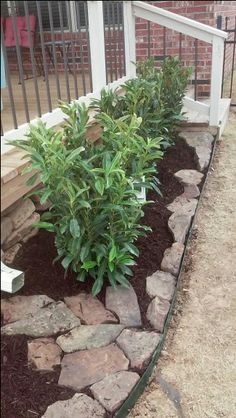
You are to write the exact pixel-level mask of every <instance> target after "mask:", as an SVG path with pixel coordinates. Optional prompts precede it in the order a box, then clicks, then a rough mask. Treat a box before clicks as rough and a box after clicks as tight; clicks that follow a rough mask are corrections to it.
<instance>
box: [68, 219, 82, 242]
mask: <svg viewBox="0 0 236 418" xmlns="http://www.w3.org/2000/svg"><path fill="white" fill-rule="evenodd" d="M70 233H71V235H72V237H73V238H78V237H79V236H80V226H79V224H78V221H77V219H71V221H70Z"/></svg>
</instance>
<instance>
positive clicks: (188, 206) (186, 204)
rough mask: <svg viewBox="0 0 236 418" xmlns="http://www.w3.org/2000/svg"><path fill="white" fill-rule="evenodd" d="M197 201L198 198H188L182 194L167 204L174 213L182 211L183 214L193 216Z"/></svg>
mask: <svg viewBox="0 0 236 418" xmlns="http://www.w3.org/2000/svg"><path fill="white" fill-rule="evenodd" d="M197 202H198V201H197V199H188V198H187V197H185V196H183V195H180V196H178V197H176V199H175V200H173V202H172V203H170V204H169V205H168V206H167V209H168V210H169V211H170V212H172V213H174V212H181V214H183V215H190V216H193V215H194V213H195V210H196V207H197Z"/></svg>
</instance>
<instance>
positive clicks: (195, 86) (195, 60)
mask: <svg viewBox="0 0 236 418" xmlns="http://www.w3.org/2000/svg"><path fill="white" fill-rule="evenodd" d="M194 63H195V69H194V70H195V71H194V100H197V81H198V80H197V73H198V68H197V65H198V40H197V39H195V41H194Z"/></svg>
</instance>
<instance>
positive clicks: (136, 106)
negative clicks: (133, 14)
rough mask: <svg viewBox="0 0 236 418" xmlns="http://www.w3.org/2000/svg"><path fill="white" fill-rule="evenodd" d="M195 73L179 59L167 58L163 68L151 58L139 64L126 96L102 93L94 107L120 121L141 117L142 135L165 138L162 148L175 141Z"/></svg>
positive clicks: (128, 85)
mask: <svg viewBox="0 0 236 418" xmlns="http://www.w3.org/2000/svg"><path fill="white" fill-rule="evenodd" d="M191 72H192V70H191V69H190V68H185V67H183V66H182V65H181V63H180V61H179V60H178V58H175V57H168V58H166V59H165V60H164V62H163V65H162V67H161V69H157V68H156V67H155V62H154V60H153V59H152V58H150V59H148V60H146V61H141V62H139V63H138V64H137V74H138V77H137V78H135V79H132V80H129V81H127V82H126V83H125V84H124V85H123V86H122V87H123V89H124V91H125V94H124V95H123V96H118V95H117V92H116V91H115V92H113V91H111V90H107V91H106V90H103V91H102V95H101V99H100V100H94V101H93V102H92V104H91V107H93V108H95V109H96V110H98V111H100V112H104V113H107V114H108V115H109V116H111V117H113V118H115V119H117V118H120V117H121V116H122V115H126V116H127V117H130V118H131V117H132V115H134V114H135V115H137V116H138V117H141V118H142V123H141V124H140V127H139V135H140V136H143V137H145V138H148V137H151V138H155V137H156V136H158V137H162V138H163V141H162V147H163V148H167V146H169V145H171V144H172V142H173V138H174V134H175V127H176V124H177V123H178V122H179V121H180V120H182V119H183V114H182V101H183V97H184V95H185V92H186V88H187V85H188V82H189V77H190V75H191Z"/></svg>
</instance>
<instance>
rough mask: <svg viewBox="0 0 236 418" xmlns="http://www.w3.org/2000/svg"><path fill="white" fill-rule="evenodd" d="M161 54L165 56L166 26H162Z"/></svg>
mask: <svg viewBox="0 0 236 418" xmlns="http://www.w3.org/2000/svg"><path fill="white" fill-rule="evenodd" d="M163 56H164V59H165V57H166V27H165V26H164V27H163Z"/></svg>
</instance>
